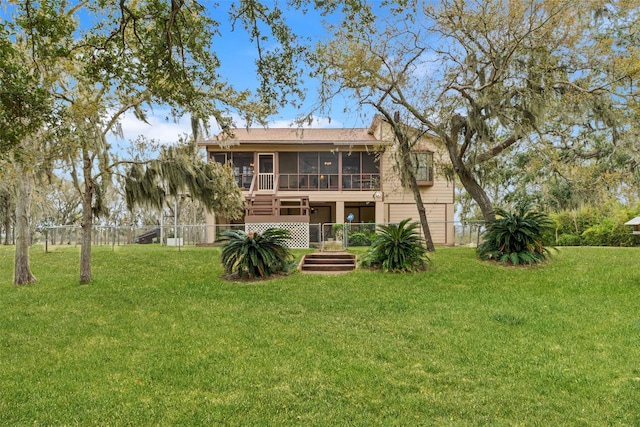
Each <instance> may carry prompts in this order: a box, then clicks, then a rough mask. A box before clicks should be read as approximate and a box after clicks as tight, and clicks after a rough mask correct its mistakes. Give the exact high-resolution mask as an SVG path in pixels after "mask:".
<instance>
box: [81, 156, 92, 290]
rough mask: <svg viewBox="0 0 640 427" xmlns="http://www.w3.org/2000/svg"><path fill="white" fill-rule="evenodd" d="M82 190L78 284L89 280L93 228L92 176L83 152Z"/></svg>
mask: <svg viewBox="0 0 640 427" xmlns="http://www.w3.org/2000/svg"><path fill="white" fill-rule="evenodd" d="M83 157H84V159H83V163H84V166H83V169H84V171H83V172H84V192H83V194H82V224H81V227H82V243H81V245H82V247H81V248H80V284H88V283H89V282H91V232H92V230H93V192H94V185H93V178H92V176H91V166H92V163H93V162H91V159H90V157H89V155H88V154H84V156H83Z"/></svg>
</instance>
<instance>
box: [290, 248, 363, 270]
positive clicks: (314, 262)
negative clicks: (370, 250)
mask: <svg viewBox="0 0 640 427" xmlns="http://www.w3.org/2000/svg"><path fill="white" fill-rule="evenodd" d="M355 268H356V256H355V255H353V254H348V253H343V252H316V253H313V254H307V255H305V256H304V257H303V258H302V262H301V263H300V270H301V271H302V272H304V273H347V272H349V271H353V270H354V269H355Z"/></svg>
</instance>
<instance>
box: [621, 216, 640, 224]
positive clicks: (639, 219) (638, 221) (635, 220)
mask: <svg viewBox="0 0 640 427" xmlns="http://www.w3.org/2000/svg"><path fill="white" fill-rule="evenodd" d="M624 225H640V216H637V217H635V218H633V219H631V220H629V221H627V222H625V223H624Z"/></svg>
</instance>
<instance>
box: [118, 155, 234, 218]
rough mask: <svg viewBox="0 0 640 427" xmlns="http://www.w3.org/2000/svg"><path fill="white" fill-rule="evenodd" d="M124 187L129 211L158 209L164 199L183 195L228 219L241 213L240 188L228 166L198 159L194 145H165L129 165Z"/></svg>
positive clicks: (162, 205)
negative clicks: (152, 157)
mask: <svg viewBox="0 0 640 427" xmlns="http://www.w3.org/2000/svg"><path fill="white" fill-rule="evenodd" d="M124 187H125V199H126V203H127V207H128V208H129V210H131V209H133V208H134V207H135V206H147V207H152V208H156V209H160V210H161V209H163V208H164V207H165V206H166V204H167V200H172V199H173V200H175V199H177V198H179V197H181V196H183V195H187V196H188V197H190V198H192V199H193V200H197V201H199V202H201V203H202V204H203V205H204V207H205V209H206V210H207V211H209V212H216V213H218V214H220V215H222V216H224V217H227V218H231V219H238V218H240V217H241V216H242V214H243V208H244V200H243V197H242V191H241V190H240V188H239V187H238V185H237V184H236V181H235V178H234V176H233V172H232V170H231V168H230V167H229V166H223V165H221V164H219V163H216V162H212V163H209V162H207V161H204V160H202V159H201V158H199V157H198V156H197V147H196V146H195V144H190V143H186V144H182V145H178V146H169V147H166V148H164V149H163V150H162V152H161V153H160V156H159V157H158V158H157V159H155V160H151V161H148V162H139V163H134V164H132V165H131V167H130V168H129V170H128V171H127V175H126V177H125V179H124Z"/></svg>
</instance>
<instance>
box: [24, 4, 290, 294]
mask: <svg viewBox="0 0 640 427" xmlns="http://www.w3.org/2000/svg"><path fill="white" fill-rule="evenodd" d="M214 10H215V9H214ZM229 12H230V16H231V17H232V18H233V20H234V24H235V23H237V24H238V25H242V26H243V27H245V28H247V29H250V38H251V40H252V41H254V42H255V43H256V46H257V50H258V53H259V55H258V56H259V58H258V60H257V64H256V67H257V72H258V73H257V74H258V76H259V83H260V86H259V88H258V90H257V96H256V97H252V95H251V93H250V92H249V91H248V90H235V89H234V88H233V87H231V86H230V85H229V84H227V83H226V82H225V80H224V78H223V77H222V76H220V75H219V73H218V71H217V70H218V67H219V65H220V61H219V59H218V57H217V55H216V54H215V52H214V51H213V40H214V39H216V37H217V35H218V32H219V22H217V21H216V20H214V19H212V18H211V17H209V15H208V14H207V9H206V8H205V7H204V6H203V5H202V4H200V3H199V2H197V1H195V0H180V1H171V2H166V1H163V0H147V1H143V2H136V1H121V2H117V3H113V2H67V1H64V0H51V1H49V2H40V3H37V4H34V3H33V2H31V1H29V0H16V1H15V11H14V22H13V26H12V29H13V31H14V32H15V33H16V34H18V35H20V36H21V37H24V38H25V39H26V40H27V45H28V46H29V47H30V52H31V60H32V61H33V62H34V63H37V62H38V61H41V60H43V59H44V60H46V61H48V63H50V64H51V63H52V64H55V65H57V66H58V73H57V74H56V76H57V79H56V81H55V85H54V88H53V89H51V88H50V87H49V86H46V85H42V87H43V88H44V89H46V90H48V91H49V92H47V93H52V94H53V96H54V97H55V99H56V100H57V103H58V104H59V105H62V106H64V107H65V110H66V116H65V119H64V123H63V125H64V127H65V129H67V130H68V132H66V133H65V134H64V135H62V136H60V137H59V139H58V141H57V142H58V143H59V144H58V146H59V147H60V148H61V153H62V154H61V155H60V156H61V157H63V158H64V159H66V161H67V162H68V164H69V165H70V168H71V170H72V172H71V174H72V179H73V182H74V185H75V186H76V188H77V189H78V191H79V193H80V194H81V197H82V207H83V217H82V230H83V235H82V239H83V244H82V251H81V261H80V282H81V283H88V282H89V281H90V280H91V229H92V225H93V218H94V216H96V215H104V214H105V213H106V212H105V209H104V208H105V205H104V203H103V199H102V196H103V194H104V193H105V191H106V188H107V187H108V185H109V184H110V182H111V177H112V171H113V168H114V167H115V165H116V164H117V159H114V158H112V152H111V151H110V146H109V144H108V143H107V138H106V136H107V135H108V134H109V133H110V132H113V133H116V134H117V133H118V130H119V120H120V118H121V117H122V115H123V114H124V113H125V112H126V111H130V110H132V111H133V112H134V113H135V116H136V117H137V118H138V119H140V120H145V117H146V113H147V111H148V109H150V108H152V107H153V106H154V105H168V106H170V107H171V109H172V115H173V116H174V117H180V116H181V115H184V114H190V115H191V117H192V123H193V129H194V131H193V138H194V139H197V138H198V137H199V136H200V134H201V131H202V130H203V129H206V127H207V125H208V123H209V120H210V118H213V119H215V121H216V122H217V124H218V125H219V126H221V127H222V128H223V129H225V130H227V129H229V128H230V127H231V126H232V125H233V121H232V120H231V118H230V117H231V114H230V113H231V112H233V111H238V112H239V113H240V114H241V115H242V116H243V117H244V118H245V119H246V120H247V122H248V123H251V122H254V121H258V122H262V121H263V120H264V119H265V117H266V116H267V115H269V114H271V113H273V112H274V111H275V108H277V107H278V106H281V105H283V104H284V103H286V102H288V101H289V100H290V99H291V98H296V97H300V96H301V95H302V92H301V90H300V89H299V79H300V72H299V71H296V66H295V58H296V57H297V56H298V55H299V54H301V52H302V51H301V50H300V48H298V47H296V45H295V37H293V36H292V33H291V32H290V31H288V29H287V27H286V25H285V24H284V21H283V19H282V14H281V11H280V9H278V8H277V6H274V7H272V8H268V7H266V6H264V5H263V4H262V3H260V2H258V1H255V0H254V1H242V2H239V4H238V5H235V4H233V5H232V6H231V7H230V8H229ZM80 17H81V18H82V20H83V21H86V22H89V21H91V22H95V25H94V26H92V27H88V28H86V27H80V26H79V22H80ZM269 30H270V32H271V34H269ZM272 39H273V40H276V41H277V42H278V45H279V47H278V48H275V49H266V48H265V43H266V42H267V41H269V40H272ZM52 41H53V43H52Z"/></svg>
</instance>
